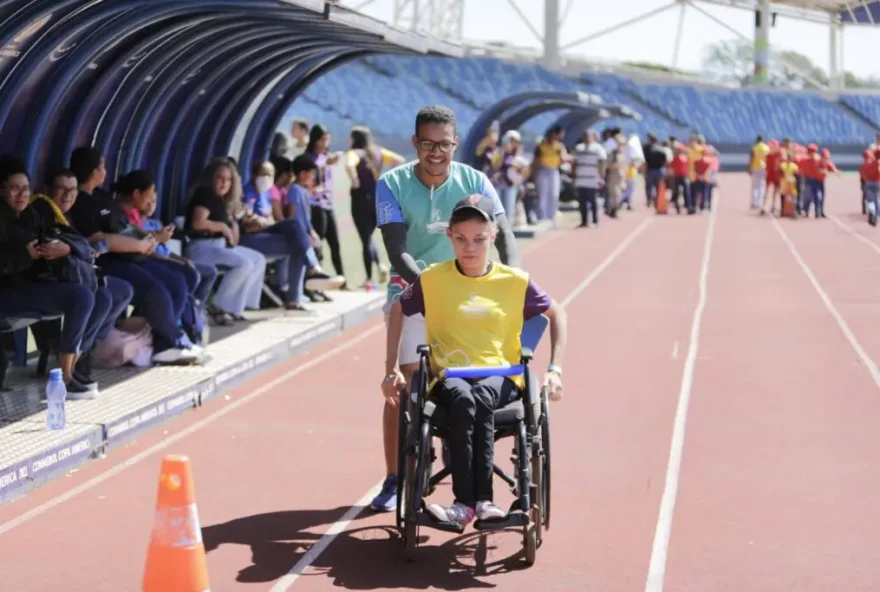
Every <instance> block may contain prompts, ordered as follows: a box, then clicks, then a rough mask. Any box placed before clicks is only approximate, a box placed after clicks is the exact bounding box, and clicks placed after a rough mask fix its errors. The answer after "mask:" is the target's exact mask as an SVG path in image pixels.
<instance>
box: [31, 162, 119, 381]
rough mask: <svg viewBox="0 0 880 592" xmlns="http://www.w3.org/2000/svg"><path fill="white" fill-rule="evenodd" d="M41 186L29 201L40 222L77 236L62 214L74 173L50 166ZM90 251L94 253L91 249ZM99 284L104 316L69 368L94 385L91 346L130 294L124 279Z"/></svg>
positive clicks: (98, 300) (97, 295)
mask: <svg viewBox="0 0 880 592" xmlns="http://www.w3.org/2000/svg"><path fill="white" fill-rule="evenodd" d="M45 186H46V193H47V194H48V195H46V194H38V195H35V196H34V199H33V200H32V201H31V207H32V208H33V209H34V210H35V211H36V212H37V213H38V214H39V215H40V218H41V219H42V221H43V223H44V224H46V225H47V226H53V225H55V226H57V227H59V228H60V229H61V230H62V232H64V233H68V234H73V235H76V236H81V235H80V234H79V233H78V232H77V231H76V230H75V229H74V228H73V226H71V225H70V222H69V221H68V220H67V217H66V216H65V214H66V213H67V212H68V211H69V210H70V208H71V207H72V206H73V202H74V201H75V200H76V194H77V186H76V175H74V174H73V172H71V171H69V170H66V169H52V170H50V171H49V173H48V174H47V175H46V182H45ZM92 255H93V256H94V255H95V252H94V251H93V252H92ZM103 284H104V285H103V286H99V287H98V289H97V290H96V291H95V307H96V308H97V309H99V310H100V309H104V308H107V309H108V312H107V316H106V317H105V319H104V320H103V322H101V323H100V325H99V327H98V330H97V332H96V333H95V334H94V336H91V338H89V337H90V336H89V335H87V336H86V339H84V340H83V343H82V355H81V356H80V357H79V359H78V360H77V362H76V366H74V368H73V377H74V378H76V379H77V381H78V382H80V383H81V384H83V385H85V386H87V387H89V388H97V384H96V383H95V381H94V379H93V378H92V362H91V350H92V347H93V346H94V344H95V343H98V342H100V341H103V340H104V339H105V338H106V337H107V336H108V335H109V334H110V330H111V329H112V328H113V327H115V326H116V322H117V321H118V320H119V318H120V317H122V316H123V315H124V314H125V311H126V309H127V308H128V305H129V303H130V302H131V299H132V298H133V296H134V290H133V289H132V287H131V284H129V283H128V282H126V281H125V280H121V279H119V278H115V277H111V276H104V280H103ZM105 302H106V304H105Z"/></svg>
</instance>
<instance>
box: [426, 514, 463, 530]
mask: <svg viewBox="0 0 880 592" xmlns="http://www.w3.org/2000/svg"><path fill="white" fill-rule="evenodd" d="M416 524H418V525H419V526H425V527H427V528H436V529H437V530H442V531H444V532H452V533H455V534H462V533H463V532H464V527H463V526H462V525H461V524H459V523H457V522H441V521H440V520H437V519H436V518H434V515H433V514H431V513H430V512H425V511H422V512H419V513H418V514H416Z"/></svg>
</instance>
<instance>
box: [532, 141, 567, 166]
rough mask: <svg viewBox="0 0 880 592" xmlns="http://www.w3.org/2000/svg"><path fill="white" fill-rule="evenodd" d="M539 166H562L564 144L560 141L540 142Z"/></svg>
mask: <svg viewBox="0 0 880 592" xmlns="http://www.w3.org/2000/svg"><path fill="white" fill-rule="evenodd" d="M537 160H538V162H537V164H538V166H542V167H546V168H548V169H558V168H559V167H560V166H562V146H561V145H560V144H559V143H558V142H554V143H553V144H550V143H548V142H541V143H540V144H538V158H537Z"/></svg>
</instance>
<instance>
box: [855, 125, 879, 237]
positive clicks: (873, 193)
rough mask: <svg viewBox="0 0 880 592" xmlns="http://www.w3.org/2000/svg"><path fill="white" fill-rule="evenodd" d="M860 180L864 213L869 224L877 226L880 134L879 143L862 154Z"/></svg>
mask: <svg viewBox="0 0 880 592" xmlns="http://www.w3.org/2000/svg"><path fill="white" fill-rule="evenodd" d="M862 158H863V160H864V162H862V166H860V167H859V179H860V181H861V185H862V213H863V214H868V224H870V225H871V226H877V200H878V197H880V134H878V141H877V142H876V143H874V144H872V145H871V146H869V147H868V149H867V150H865V151H864V152H862Z"/></svg>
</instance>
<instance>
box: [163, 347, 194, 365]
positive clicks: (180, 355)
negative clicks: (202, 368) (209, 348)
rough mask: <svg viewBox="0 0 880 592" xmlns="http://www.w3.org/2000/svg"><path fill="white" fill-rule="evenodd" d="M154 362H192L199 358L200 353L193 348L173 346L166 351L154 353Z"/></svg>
mask: <svg viewBox="0 0 880 592" xmlns="http://www.w3.org/2000/svg"><path fill="white" fill-rule="evenodd" d="M152 359H153V363H154V364H176V363H178V362H192V361H194V360H198V359H199V355H198V354H197V353H196V352H194V351H192V350H191V349H181V348H178V347H171V348H168V349H166V350H165V351H161V352H159V353H157V354H153V358H152Z"/></svg>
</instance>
